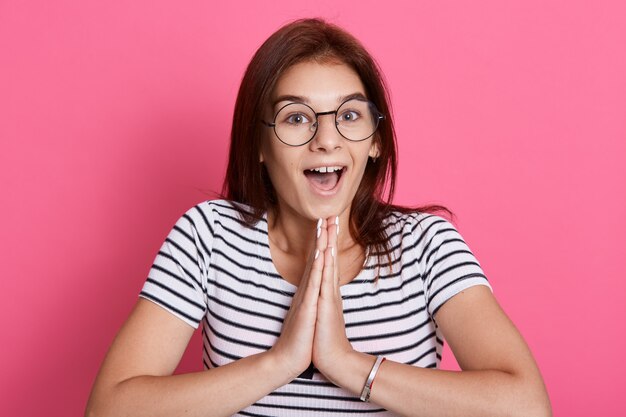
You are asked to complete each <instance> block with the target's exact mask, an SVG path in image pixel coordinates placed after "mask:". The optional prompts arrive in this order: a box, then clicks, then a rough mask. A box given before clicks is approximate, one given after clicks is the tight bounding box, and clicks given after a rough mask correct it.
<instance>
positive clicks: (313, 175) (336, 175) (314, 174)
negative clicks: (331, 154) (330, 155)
mask: <svg viewBox="0 0 626 417" xmlns="http://www.w3.org/2000/svg"><path fill="white" fill-rule="evenodd" d="M345 170H346V167H341V166H329V167H319V168H312V169H307V170H305V171H304V175H305V176H306V177H307V179H308V180H309V182H310V183H311V184H312V185H313V186H314V187H315V188H316V189H318V190H320V191H332V190H333V189H334V188H335V187H337V184H338V183H339V180H340V179H341V176H342V175H343V173H344V171H345Z"/></svg>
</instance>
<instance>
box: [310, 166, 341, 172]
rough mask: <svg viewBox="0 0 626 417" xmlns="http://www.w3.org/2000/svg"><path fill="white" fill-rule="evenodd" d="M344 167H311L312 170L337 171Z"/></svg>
mask: <svg viewBox="0 0 626 417" xmlns="http://www.w3.org/2000/svg"><path fill="white" fill-rule="evenodd" d="M341 170H342V168H341V167H319V168H311V169H310V171H315V172H322V173H324V172H335V171H341Z"/></svg>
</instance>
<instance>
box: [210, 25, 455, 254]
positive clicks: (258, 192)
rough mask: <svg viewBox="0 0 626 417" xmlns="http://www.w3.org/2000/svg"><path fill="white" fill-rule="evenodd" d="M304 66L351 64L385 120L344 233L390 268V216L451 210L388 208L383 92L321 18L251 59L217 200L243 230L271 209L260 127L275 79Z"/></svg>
mask: <svg viewBox="0 0 626 417" xmlns="http://www.w3.org/2000/svg"><path fill="white" fill-rule="evenodd" d="M304 61H316V62H320V63H325V62H340V63H343V64H346V65H348V66H349V67H351V68H352V69H353V70H354V71H355V72H356V73H357V74H358V75H359V77H360V79H361V81H362V83H363V85H364V87H365V92H366V94H367V97H368V99H369V100H370V101H372V102H373V103H374V104H375V105H376V108H377V109H378V110H379V111H380V112H381V113H382V114H384V115H385V117H386V118H385V120H383V121H381V123H380V125H379V127H378V130H377V132H376V134H375V135H374V139H373V140H375V141H376V143H377V145H378V151H379V154H378V158H377V159H376V161H373V160H372V159H368V162H367V165H366V168H365V173H364V174H363V179H362V180H361V183H360V185H359V188H358V190H357V192H356V195H355V196H354V199H353V201H352V205H351V209H350V225H349V231H350V235H351V236H352V238H353V239H354V240H355V242H356V243H358V244H359V245H361V246H362V247H364V248H367V249H368V250H369V251H370V253H371V254H374V253H375V254H376V255H377V256H378V257H379V265H380V264H381V257H382V256H384V257H386V258H387V261H388V265H389V266H391V263H392V260H391V257H390V254H391V247H390V243H389V240H388V237H387V236H386V233H385V224H384V221H383V220H384V219H385V217H386V216H387V215H388V214H389V212H391V211H399V212H403V213H408V212H414V211H418V212H434V211H445V212H447V213H448V214H449V215H452V213H451V212H450V211H449V210H448V209H446V208H445V207H442V206H438V205H428V206H422V207H402V206H396V205H393V204H392V203H391V201H392V198H393V194H394V189H395V182H396V171H397V147H396V135H395V130H394V126H393V118H392V117H391V108H390V106H389V95H388V90H387V88H386V85H385V82H384V80H383V77H382V73H381V71H380V69H379V67H378V65H377V64H376V62H375V61H374V59H373V58H372V56H371V55H370V54H369V53H368V52H367V51H366V50H365V48H364V47H363V46H362V45H361V43H360V42H359V41H358V40H357V39H356V38H354V37H353V36H352V35H350V34H349V33H347V32H346V31H344V30H343V29H341V28H339V27H338V26H335V25H333V24H329V23H327V22H325V21H323V20H321V19H302V20H297V21H295V22H292V23H290V24H287V25H285V26H283V27H282V28H280V29H279V30H278V31H277V32H275V33H274V34H272V35H271V36H270V37H269V38H268V39H267V40H266V41H265V42H264V43H263V45H261V47H260V48H259V49H258V50H257V52H256V53H255V54H254V57H253V58H252V60H251V61H250V64H249V65H248V68H247V69H246V72H245V74H244V77H243V80H242V82H241V86H240V88H239V94H238V95H237V102H236V104H235V110H234V116H233V125H232V130H231V142H230V151H229V158H228V168H227V171H226V178H225V180H224V184H223V188H222V196H223V197H224V198H226V199H229V200H232V201H233V202H234V203H235V207H237V209H238V211H239V212H240V214H241V216H242V218H243V219H244V221H245V222H246V223H247V224H248V225H249V226H252V225H254V224H256V222H258V221H259V220H260V219H261V218H262V217H263V214H264V213H265V212H266V211H267V210H268V209H269V208H272V209H275V210H277V209H278V207H277V204H278V202H277V198H276V192H275V190H274V187H273V186H272V183H271V181H270V178H269V175H268V173H267V170H266V168H265V166H264V164H262V163H260V162H259V152H260V146H261V140H262V139H263V132H262V129H261V128H259V126H261V119H262V115H263V114H264V110H265V108H266V106H267V105H268V103H270V101H271V94H272V91H273V90H274V87H275V86H276V83H277V82H278V80H279V78H280V77H281V75H282V74H283V73H284V72H285V70H287V69H288V68H290V67H291V66H293V65H295V64H298V63H300V62H304ZM236 203H241V204H245V205H246V206H248V207H247V208H244V207H243V206H240V205H237V204H236Z"/></svg>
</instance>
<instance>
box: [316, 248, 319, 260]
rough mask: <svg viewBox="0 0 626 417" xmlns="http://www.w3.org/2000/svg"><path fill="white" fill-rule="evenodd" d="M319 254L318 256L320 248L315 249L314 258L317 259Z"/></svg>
mask: <svg viewBox="0 0 626 417" xmlns="http://www.w3.org/2000/svg"><path fill="white" fill-rule="evenodd" d="M319 256H320V250H319V249H315V259H317V258H318V257H319Z"/></svg>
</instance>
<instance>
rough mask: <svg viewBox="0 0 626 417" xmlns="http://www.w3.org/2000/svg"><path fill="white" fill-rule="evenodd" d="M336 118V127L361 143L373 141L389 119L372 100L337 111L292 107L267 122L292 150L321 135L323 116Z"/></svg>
mask: <svg viewBox="0 0 626 417" xmlns="http://www.w3.org/2000/svg"><path fill="white" fill-rule="evenodd" d="M328 114H333V115H335V127H336V128H337V131H338V132H339V134H340V135H341V136H343V137H344V138H346V139H348V140H350V141H353V142H359V141H362V140H365V139H368V138H370V137H371V136H372V135H373V134H374V132H376V129H378V124H379V123H380V121H381V120H384V118H385V116H384V115H383V114H382V113H380V112H379V111H378V109H376V106H375V105H374V103H372V102H371V101H368V100H363V99H358V98H353V99H349V100H346V101H344V102H343V103H341V105H339V107H338V108H337V110H334V111H325V112H316V111H315V110H313V109H312V108H311V107H310V106H308V105H306V104H304V103H289V104H286V105H284V106H283V107H281V108H280V109H279V110H278V112H277V113H276V116H274V121H273V122H272V123H268V122H266V121H263V124H264V125H265V126H267V127H273V128H274V133H276V137H277V138H278V139H279V140H280V141H281V142H283V143H284V144H285V145H289V146H302V145H304V144H306V143H309V142H310V141H311V140H312V139H313V138H314V137H315V134H316V133H317V128H318V126H319V116H325V115H328Z"/></svg>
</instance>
